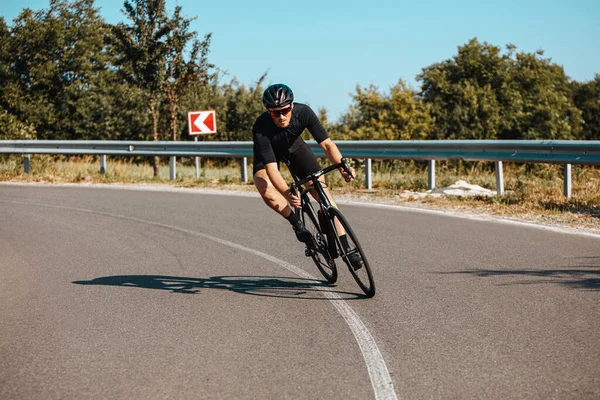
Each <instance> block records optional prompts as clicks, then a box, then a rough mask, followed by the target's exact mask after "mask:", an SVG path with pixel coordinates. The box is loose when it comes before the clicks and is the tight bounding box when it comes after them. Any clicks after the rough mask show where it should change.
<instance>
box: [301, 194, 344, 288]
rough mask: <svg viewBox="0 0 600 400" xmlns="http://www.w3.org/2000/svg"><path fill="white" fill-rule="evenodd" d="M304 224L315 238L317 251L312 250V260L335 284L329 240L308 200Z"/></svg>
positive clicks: (335, 276)
mask: <svg viewBox="0 0 600 400" xmlns="http://www.w3.org/2000/svg"><path fill="white" fill-rule="evenodd" d="M302 222H303V223H304V226H305V227H306V229H307V230H308V231H309V232H310V234H311V235H312V236H313V243H314V244H315V249H312V254H310V256H311V257H312V260H313V261H314V263H315V265H316V266H317V268H318V269H319V272H321V275H323V277H324V278H325V279H326V280H327V282H329V283H330V284H331V283H335V282H336V281H337V277H338V274H337V267H336V265H335V260H334V259H333V257H331V255H330V254H329V248H328V246H327V239H326V237H325V234H324V233H323V231H322V230H321V227H320V226H319V220H318V218H317V214H316V213H315V210H314V208H313V207H312V205H311V203H310V200H309V199H306V201H305V202H304V204H303V207H302ZM307 250H310V249H309V247H307Z"/></svg>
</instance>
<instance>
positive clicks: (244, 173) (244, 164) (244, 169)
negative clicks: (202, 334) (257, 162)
mask: <svg viewBox="0 0 600 400" xmlns="http://www.w3.org/2000/svg"><path fill="white" fill-rule="evenodd" d="M240 163H241V165H242V182H244V183H248V157H242V159H241V160H240Z"/></svg>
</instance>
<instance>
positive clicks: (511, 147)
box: [0, 140, 600, 197]
mask: <svg viewBox="0 0 600 400" xmlns="http://www.w3.org/2000/svg"><path fill="white" fill-rule="evenodd" d="M307 143H308V145H309V146H310V148H311V149H312V150H313V152H314V153H315V155H316V156H317V157H323V156H324V153H323V151H322V150H321V148H320V147H319V145H318V144H317V143H316V142H315V141H307ZM335 143H336V144H337V146H338V148H339V149H340V151H341V152H342V154H343V155H344V156H345V157H347V158H365V159H366V162H365V166H366V179H365V182H366V186H367V188H369V189H370V188H371V182H372V180H371V168H370V166H371V159H374V158H375V159H410V160H427V161H429V185H428V186H429V188H430V189H432V188H434V187H435V160H452V159H455V160H467V161H494V162H495V163H496V186H497V192H498V194H500V195H502V194H503V192H504V187H503V177H502V162H522V163H555V164H563V165H565V167H564V170H565V195H566V196H567V197H568V196H570V194H571V189H570V188H571V174H570V171H571V164H586V165H600V141H581V140H541V141H540V140H506V141H505V140H431V141H426V140H409V141H389V140H381V141H379V140H366V141H354V140H348V141H343V140H340V141H336V142H335ZM0 153H9V154H24V155H28V154H67V155H69V154H72V155H101V156H103V157H102V160H101V164H102V165H101V171H105V170H106V157H105V156H106V155H116V156H168V157H171V179H175V173H174V169H175V162H174V160H175V159H174V158H175V157H232V158H241V159H242V178H243V179H244V181H247V172H246V171H247V169H246V160H247V157H251V156H252V142H250V141H243V142H147V141H84V140H81V141H79V140H77V141H63V140H0ZM28 161H29V160H28V159H27V160H26V162H25V165H26V167H27V166H28Z"/></svg>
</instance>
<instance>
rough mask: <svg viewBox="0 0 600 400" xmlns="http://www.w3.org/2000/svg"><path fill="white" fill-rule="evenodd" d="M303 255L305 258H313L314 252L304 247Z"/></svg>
mask: <svg viewBox="0 0 600 400" xmlns="http://www.w3.org/2000/svg"><path fill="white" fill-rule="evenodd" d="M304 255H305V256H306V257H312V256H314V255H315V251H314V250H313V249H310V248H308V247H305V248H304Z"/></svg>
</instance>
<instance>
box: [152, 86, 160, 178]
mask: <svg viewBox="0 0 600 400" xmlns="http://www.w3.org/2000/svg"><path fill="white" fill-rule="evenodd" d="M155 99H156V97H155V95H154V94H152V95H150V112H151V114H152V135H153V137H154V141H155V142H158V116H157V115H156V103H155ZM159 163H160V160H159V158H158V156H155V157H154V165H153V168H154V177H155V178H158V166H159Z"/></svg>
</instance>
